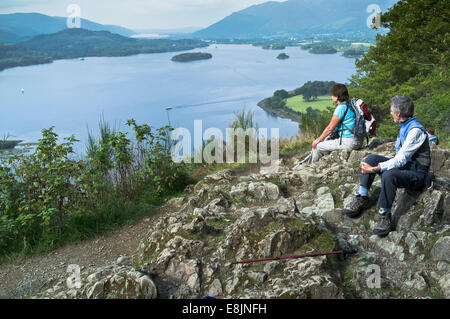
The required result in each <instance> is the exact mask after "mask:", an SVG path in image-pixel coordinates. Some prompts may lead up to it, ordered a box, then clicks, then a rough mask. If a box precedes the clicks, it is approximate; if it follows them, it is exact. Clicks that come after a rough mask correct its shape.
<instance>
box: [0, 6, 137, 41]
mask: <svg viewBox="0 0 450 319" xmlns="http://www.w3.org/2000/svg"><path fill="white" fill-rule="evenodd" d="M81 27H82V28H83V29H87V30H91V31H109V32H112V33H117V34H120V35H122V36H126V37H128V36H131V35H134V34H136V32H134V31H132V30H129V29H126V28H123V27H120V26H114V25H103V24H99V23H95V22H92V21H89V20H86V19H81ZM64 29H67V18H64V17H50V16H47V15H45V14H40V13H12V14H0V43H6V44H10V43H18V42H21V41H25V40H29V39H31V38H32V37H34V36H36V35H40V34H52V33H56V32H59V31H62V30H64Z"/></svg>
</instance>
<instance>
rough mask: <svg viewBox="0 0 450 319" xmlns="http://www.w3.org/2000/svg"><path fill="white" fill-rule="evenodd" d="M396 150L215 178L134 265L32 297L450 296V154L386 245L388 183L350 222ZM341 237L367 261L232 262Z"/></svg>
mask: <svg viewBox="0 0 450 319" xmlns="http://www.w3.org/2000/svg"><path fill="white" fill-rule="evenodd" d="M393 150H394V143H392V142H381V141H379V140H374V141H372V143H371V144H370V145H369V146H368V147H366V148H364V149H362V150H359V151H335V152H333V153H332V154H330V155H328V156H325V157H323V158H322V159H321V160H320V161H319V162H317V163H314V164H312V165H309V166H300V167H298V168H296V169H291V168H290V167H292V166H294V165H293V164H292V163H289V165H288V163H280V165H279V166H278V167H277V168H276V169H270V168H266V169H262V170H261V171H260V173H258V174H252V175H250V176H238V175H236V174H235V173H234V172H233V171H232V170H224V171H220V172H218V173H215V174H213V175H209V176H207V177H206V178H204V179H203V180H202V181H200V182H199V183H197V184H196V185H191V186H189V187H188V188H187V189H186V193H187V195H186V196H184V197H180V198H174V199H172V200H170V201H169V202H168V203H167V204H166V205H168V207H172V209H171V211H172V212H171V213H168V214H166V215H164V216H161V217H160V218H159V219H157V220H156V222H155V223H154V224H153V226H152V227H151V228H150V229H149V231H148V236H146V238H145V239H144V240H143V241H142V242H141V243H140V245H139V247H138V249H137V251H136V252H135V254H134V255H133V256H128V257H121V258H119V259H118V260H117V263H116V264H114V265H111V266H109V267H104V268H99V269H84V270H83V271H82V272H81V288H79V289H74V288H72V289H69V288H67V283H66V280H65V279H64V280H61V281H60V282H59V283H58V284H57V285H56V286H53V287H50V288H48V287H47V288H46V290H43V291H42V292H40V293H39V294H37V295H35V296H32V297H33V298H200V297H202V296H206V295H209V296H214V297H216V298H449V297H450V271H449V270H450V212H449V208H448V207H449V205H448V204H449V198H450V197H449V189H450V179H449V168H450V163H449V161H450V152H448V151H447V150H443V149H440V148H437V147H433V149H432V154H433V171H434V172H435V174H436V176H437V177H438V180H437V181H436V183H435V186H434V188H432V189H430V190H425V191H423V192H410V191H405V190H399V191H398V193H397V197H396V201H395V204H394V207H393V213H394V224H395V230H393V231H392V232H391V233H390V234H389V235H388V236H387V237H385V238H378V237H377V236H375V235H373V234H372V230H373V228H374V226H375V225H376V213H377V208H376V200H377V195H378V194H379V191H380V182H379V179H376V181H375V183H374V185H373V187H372V190H371V193H370V199H371V206H370V208H369V209H368V210H367V211H365V212H364V213H363V214H362V215H361V216H360V217H359V218H356V219H350V218H348V217H347V216H345V215H344V214H343V208H344V207H345V206H346V205H347V204H348V203H350V202H351V201H352V198H353V196H354V192H355V191H356V190H357V189H358V187H359V164H360V162H361V160H362V159H364V158H365V156H367V155H368V154H369V153H377V154H384V155H385V156H393ZM300 158H301V157H299V159H300ZM339 240H340V241H339ZM342 240H345V241H346V242H347V243H349V244H350V245H352V246H353V247H355V248H356V249H357V253H356V254H355V255H353V256H350V257H347V258H345V259H344V258H341V257H340V256H339V255H329V256H321V257H310V258H301V259H287V260H276V261H267V262H259V263H250V264H237V265H236V264H232V262H234V261H239V260H247V259H254V258H266V257H280V256H286V255H295V254H302V253H309V252H327V251H333V250H338V249H339V248H340V247H339V244H338V243H339V242H342ZM377 270H378V271H379V277H377Z"/></svg>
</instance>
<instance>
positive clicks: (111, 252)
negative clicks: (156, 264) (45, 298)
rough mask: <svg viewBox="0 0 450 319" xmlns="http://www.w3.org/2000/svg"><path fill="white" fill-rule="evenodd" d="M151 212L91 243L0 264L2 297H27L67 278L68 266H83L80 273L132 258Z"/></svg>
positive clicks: (150, 217) (155, 215)
mask: <svg viewBox="0 0 450 319" xmlns="http://www.w3.org/2000/svg"><path fill="white" fill-rule="evenodd" d="M161 213H162V211H161V209H160V210H158V212H155V213H152V215H151V216H147V217H144V218H142V219H141V220H140V221H137V222H135V223H134V224H132V225H126V226H123V227H122V228H120V229H118V230H115V231H112V232H108V233H107V234H104V235H102V236H99V237H97V238H95V239H92V240H86V241H83V242H81V243H75V244H71V245H67V246H64V247H60V248H57V249H56V250H54V251H52V252H49V253H45V254H41V255H35V256H31V257H26V258H21V259H17V260H15V261H13V262H10V263H5V264H1V265H0V298H1V299H4V298H25V297H27V296H29V295H31V294H34V293H37V292H39V291H40V290H41V289H43V288H46V287H48V286H51V285H52V284H55V283H56V282H57V281H58V279H59V280H61V279H62V278H67V277H69V276H70V275H71V274H70V273H68V272H67V269H68V266H69V265H71V264H76V265H79V266H80V269H81V273H83V270H85V271H86V270H87V269H88V268H91V267H102V266H107V265H110V264H112V263H114V262H116V261H117V259H118V258H119V257H120V256H131V255H132V254H133V253H134V252H135V251H136V249H137V248H138V245H139V242H140V241H141V239H142V238H143V237H144V236H145V235H146V234H147V230H148V228H149V226H150V225H151V223H152V222H153V220H154V219H155V217H157V216H159V215H160V214H161Z"/></svg>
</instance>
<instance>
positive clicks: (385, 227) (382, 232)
mask: <svg viewBox="0 0 450 319" xmlns="http://www.w3.org/2000/svg"><path fill="white" fill-rule="evenodd" d="M391 230H392V222H391V213H390V212H387V213H384V214H381V213H378V224H377V226H376V227H375V229H374V230H373V233H374V234H375V235H378V236H379V237H385V236H387V235H388V234H389V232H390V231H391Z"/></svg>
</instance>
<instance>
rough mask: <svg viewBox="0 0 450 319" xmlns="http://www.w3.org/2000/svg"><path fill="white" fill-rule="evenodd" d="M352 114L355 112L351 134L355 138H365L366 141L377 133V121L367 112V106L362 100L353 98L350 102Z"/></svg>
mask: <svg viewBox="0 0 450 319" xmlns="http://www.w3.org/2000/svg"><path fill="white" fill-rule="evenodd" d="M350 104H351V107H352V109H353V112H355V116H356V123H355V128H354V132H353V134H355V135H356V136H365V137H367V139H368V138H369V137H370V136H374V135H375V133H376V131H377V121H376V120H375V117H374V116H373V115H372V114H371V113H370V112H369V109H368V107H367V104H366V103H364V101H363V100H361V99H358V98H353V99H351V100H350Z"/></svg>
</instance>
